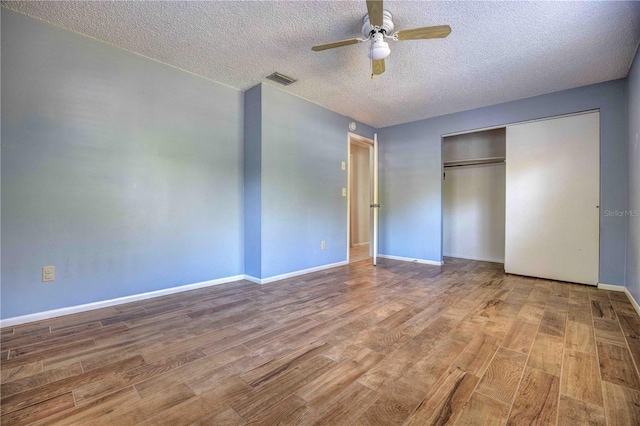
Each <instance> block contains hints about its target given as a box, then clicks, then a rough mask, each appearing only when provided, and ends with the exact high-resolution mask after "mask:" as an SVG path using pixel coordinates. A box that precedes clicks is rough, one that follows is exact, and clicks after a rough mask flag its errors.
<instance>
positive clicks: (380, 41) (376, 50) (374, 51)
mask: <svg viewBox="0 0 640 426" xmlns="http://www.w3.org/2000/svg"><path fill="white" fill-rule="evenodd" d="M390 53H391V49H389V43H387V42H386V41H384V38H383V36H382V33H377V34H375V35H374V36H373V41H372V42H371V49H369V52H368V53H367V56H369V59H373V60H374V61H377V60H380V59H384V58H386V57H387V56H389V54H390Z"/></svg>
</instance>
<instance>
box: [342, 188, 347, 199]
mask: <svg viewBox="0 0 640 426" xmlns="http://www.w3.org/2000/svg"><path fill="white" fill-rule="evenodd" d="M342 196H343V197H346V196H347V188H342Z"/></svg>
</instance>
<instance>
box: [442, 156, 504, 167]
mask: <svg viewBox="0 0 640 426" xmlns="http://www.w3.org/2000/svg"><path fill="white" fill-rule="evenodd" d="M504 162H505V157H488V158H474V159H473V160H458V161H445V162H444V167H464V166H477V165H482V164H500V163H504Z"/></svg>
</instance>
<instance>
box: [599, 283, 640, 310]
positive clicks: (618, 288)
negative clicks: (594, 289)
mask: <svg viewBox="0 0 640 426" xmlns="http://www.w3.org/2000/svg"><path fill="white" fill-rule="evenodd" d="M598 288H600V289H602V290H609V291H622V292H624V293H625V294H626V295H627V297H628V298H629V301H630V302H631V304H632V305H633V307H634V309H635V310H636V312H637V313H638V315H640V305H639V304H638V302H637V301H636V299H634V298H633V295H632V294H631V293H630V292H629V290H628V289H627V288H626V287H625V286H622V285H612V284H603V283H598Z"/></svg>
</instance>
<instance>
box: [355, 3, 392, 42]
mask: <svg viewBox="0 0 640 426" xmlns="http://www.w3.org/2000/svg"><path fill="white" fill-rule="evenodd" d="M392 19H393V16H392V15H391V12H389V11H388V10H383V11H382V25H381V26H380V28H379V29H378V30H379V31H383V32H385V33H386V34H387V35H391V33H392V32H393V21H392ZM372 32H377V31H376V28H374V27H372V26H371V23H370V22H369V14H368V13H367V14H366V15H364V18H362V35H363V36H364V37H366V38H368V37H369V36H370V35H371V33H372Z"/></svg>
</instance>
